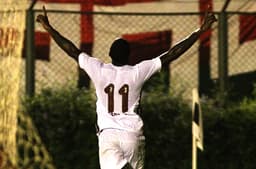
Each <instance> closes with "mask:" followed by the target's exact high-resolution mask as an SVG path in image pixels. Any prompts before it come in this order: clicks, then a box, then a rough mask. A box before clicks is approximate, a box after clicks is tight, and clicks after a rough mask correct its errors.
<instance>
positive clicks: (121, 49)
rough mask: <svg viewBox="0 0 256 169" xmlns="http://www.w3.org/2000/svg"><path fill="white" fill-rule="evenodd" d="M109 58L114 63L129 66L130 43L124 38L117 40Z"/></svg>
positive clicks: (111, 48)
mask: <svg viewBox="0 0 256 169" xmlns="http://www.w3.org/2000/svg"><path fill="white" fill-rule="evenodd" d="M109 56H110V57H111V58H112V60H113V61H114V62H117V63H120V64H123V65H125V64H128V62H129V56H130V45H129V43H128V42H127V41H126V40H125V39H123V38H119V39H116V40H115V41H114V42H113V43H112V45H111V47H110V51H109Z"/></svg>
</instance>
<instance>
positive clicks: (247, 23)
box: [239, 15, 256, 44]
mask: <svg viewBox="0 0 256 169" xmlns="http://www.w3.org/2000/svg"><path fill="white" fill-rule="evenodd" d="M239 23H240V25H239V43H240V44H242V43H244V42H247V41H251V40H255V39H256V16H255V15H240V17H239Z"/></svg>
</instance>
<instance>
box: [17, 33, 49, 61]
mask: <svg viewBox="0 0 256 169" xmlns="http://www.w3.org/2000/svg"><path fill="white" fill-rule="evenodd" d="M50 41H51V39H50V35H49V34H48V33H47V32H35V57H36V59H40V60H46V61H50ZM23 44H24V46H23V51H22V57H23V58H25V57H26V55H27V54H26V36H25V39H24V43H23Z"/></svg>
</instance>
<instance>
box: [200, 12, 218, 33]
mask: <svg viewBox="0 0 256 169" xmlns="http://www.w3.org/2000/svg"><path fill="white" fill-rule="evenodd" d="M216 21H217V19H216V17H215V16H214V14H213V13H212V12H209V8H208V10H207V11H206V13H205V17H204V21H203V23H202V25H201V27H200V30H201V31H202V32H205V31H207V30H208V29H210V28H211V26H212V24H213V23H214V22H216Z"/></svg>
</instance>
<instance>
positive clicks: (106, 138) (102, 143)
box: [99, 131, 127, 169]
mask: <svg viewBox="0 0 256 169" xmlns="http://www.w3.org/2000/svg"><path fill="white" fill-rule="evenodd" d="M116 137H117V138H116ZM119 145H120V144H119V140H118V136H117V135H115V133H111V132H109V131H108V132H102V133H101V134H100V135H99V159H100V167H101V169H121V168H122V167H123V166H124V165H125V164H126V163H127V160H126V159H125V158H124V157H123V151H122V150H121V149H120V146H119Z"/></svg>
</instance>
